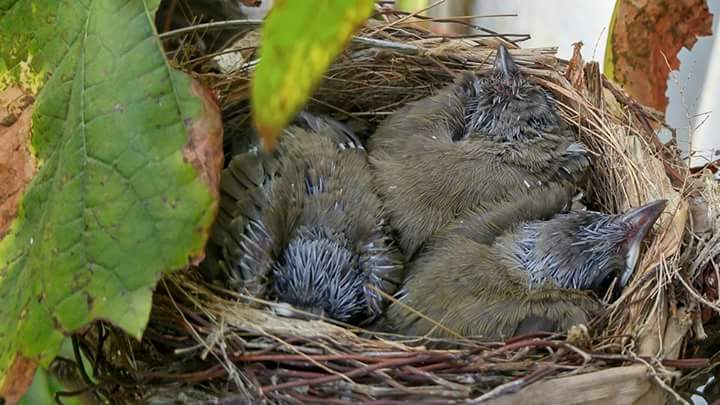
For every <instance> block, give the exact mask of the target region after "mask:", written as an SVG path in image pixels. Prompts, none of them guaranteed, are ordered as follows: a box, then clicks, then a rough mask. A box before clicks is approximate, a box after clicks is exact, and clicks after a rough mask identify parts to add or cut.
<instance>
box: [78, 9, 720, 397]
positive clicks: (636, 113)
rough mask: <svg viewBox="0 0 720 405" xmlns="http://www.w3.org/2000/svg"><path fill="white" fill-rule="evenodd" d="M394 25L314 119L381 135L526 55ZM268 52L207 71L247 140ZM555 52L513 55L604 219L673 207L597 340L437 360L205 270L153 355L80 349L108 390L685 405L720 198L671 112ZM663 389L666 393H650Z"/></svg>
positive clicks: (481, 346) (177, 294)
mask: <svg viewBox="0 0 720 405" xmlns="http://www.w3.org/2000/svg"><path fill="white" fill-rule="evenodd" d="M378 16H379V18H380V19H379V20H378V19H376V20H371V21H370V22H368V24H367V25H366V27H365V28H364V29H363V30H362V32H361V33H360V34H358V36H357V37H356V39H355V40H354V41H353V43H352V44H351V46H350V47H349V48H348V49H347V50H346V52H345V53H344V54H343V55H342V56H341V57H339V58H338V60H337V61H336V62H335V63H334V64H333V65H332V66H331V67H330V69H329V70H328V72H327V74H326V79H325V80H324V82H323V83H322V84H321V86H320V87H319V89H318V90H317V91H316V92H315V94H314V95H313V98H312V101H311V103H310V105H309V109H310V110H313V111H316V112H320V113H327V114H331V115H334V116H335V117H337V118H339V119H344V120H346V119H350V124H351V125H356V126H357V127H359V128H365V129H367V132H371V131H372V128H373V127H374V126H375V125H376V124H377V123H378V122H380V121H381V120H382V119H383V118H384V117H386V116H387V115H389V114H391V113H392V112H393V111H394V110H396V109H398V108H399V107H401V106H402V105H404V104H405V103H407V102H410V101H414V100H417V99H419V98H422V97H425V96H428V95H430V94H432V93H433V92H434V91H436V90H437V89H439V88H442V87H444V86H445V85H447V84H448V83H450V82H452V81H453V80H454V79H455V78H456V77H457V76H459V75H460V74H461V73H462V72H463V71H466V70H473V71H479V72H482V71H485V70H488V69H489V68H490V67H491V64H492V62H493V60H494V55H495V47H496V45H497V44H498V43H504V44H506V45H508V46H509V47H511V46H513V45H512V44H511V43H510V42H509V40H508V38H507V37H503V36H496V37H487V36H477V37H463V38H447V37H438V36H437V35H436V34H434V33H432V32H430V31H428V30H426V29H424V28H422V26H419V25H418V22H419V20H417V19H413V18H407V16H403V15H402V14H398V13H395V14H393V13H387V12H383V13H379V14H378ZM450 21H453V20H450ZM420 22H421V21H420ZM257 40H258V36H257V35H256V34H252V35H248V36H247V37H245V38H241V39H240V40H239V42H237V43H236V47H237V48H242V51H241V53H242V55H241V57H242V58H245V60H247V61H248V63H245V64H242V65H241V66H242V68H240V69H239V70H235V71H232V72H224V73H217V72H214V73H203V74H196V75H197V76H198V77H199V79H201V80H202V81H204V82H205V83H207V84H209V85H210V86H211V87H212V88H213V89H214V90H215V91H216V92H217V93H218V94H219V95H220V100H221V103H222V107H223V110H224V120H225V132H226V139H229V140H230V141H231V142H232V140H233V138H235V139H237V137H241V136H244V135H245V134H246V132H247V128H248V124H249V122H250V120H249V103H248V97H249V80H250V76H251V74H252V68H253V67H254V65H255V63H254V62H253V60H254V59H253V58H254V56H255V55H256V53H255V52H254V49H255V48H256V47H257ZM576 50H579V48H577V49H576ZM230 51H231V50H226V51H224V52H230ZM555 51H556V50H555V49H554V48H542V49H511V54H512V56H513V57H514V59H515V60H516V61H517V63H518V64H519V65H520V66H521V68H522V70H523V72H524V73H525V74H528V75H530V76H531V77H533V78H534V80H536V81H537V82H539V83H540V84H541V85H543V86H544V87H546V88H547V89H548V90H549V91H550V92H552V94H553V95H554V97H555V98H556V100H557V101H558V105H559V107H560V109H561V113H562V116H563V118H564V119H565V120H567V121H568V122H569V123H571V124H572V125H574V126H575V127H576V128H577V129H578V134H579V137H580V139H581V141H583V142H584V143H585V144H586V145H587V146H588V147H589V149H590V151H591V153H592V154H593V167H592V175H591V176H590V177H591V178H592V181H591V184H590V186H589V189H588V198H589V200H590V201H591V202H592V208H593V209H597V210H602V211H605V212H610V213H616V212H622V211H624V210H626V209H627V208H629V207H633V206H639V205H641V204H643V203H646V202H648V201H652V200H655V199H658V198H666V199H668V200H669V201H670V204H669V208H668V209H667V210H666V213H667V214H665V215H663V217H662V218H661V219H660V221H659V224H658V225H656V228H655V232H653V233H652V235H651V236H650V237H649V238H648V244H647V246H648V248H647V249H646V250H645V253H644V254H643V256H642V259H641V261H640V263H639V266H638V269H637V271H636V273H635V275H634V277H633V281H632V283H631V284H630V285H629V286H628V287H627V288H626V289H625V291H624V292H623V294H622V296H621V297H620V298H619V299H618V300H616V301H615V302H613V303H611V304H609V305H608V309H607V311H606V313H605V315H604V316H603V317H601V318H600V319H597V320H596V321H595V322H593V324H591V325H590V330H589V331H587V330H585V329H582V328H577V329H573V330H571V331H569V333H568V334H542V333H539V334H533V335H525V336H521V337H517V338H513V339H511V340H509V341H507V342H496V343H486V342H483V343H479V342H473V341H454V342H453V343H455V344H458V345H460V346H461V347H463V349H460V350H427V349H425V348H424V347H422V346H420V347H418V346H413V343H416V342H414V341H413V340H402V339H400V340H394V339H393V340H391V339H388V336H383V335H382V334H377V333H375V334H374V336H370V335H368V334H366V333H363V331H361V330H359V329H357V328H355V327H352V326H350V325H342V324H338V323H330V322H325V321H322V320H313V319H309V320H299V319H289V318H284V317H281V316H279V315H277V314H276V313H275V312H274V308H276V307H277V305H278V304H275V303H271V302H264V301H261V300H258V299H256V298H253V297H249V296H245V295H242V294H239V293H237V292H233V291H227V290H223V289H220V288H219V287H217V286H213V285H208V284H206V283H205V282H203V281H202V280H201V278H200V277H199V276H198V275H197V273H196V272H194V270H193V269H189V270H187V271H183V272H178V273H174V274H172V275H170V276H168V277H166V278H165V279H164V280H162V281H161V282H160V284H159V286H158V288H157V290H156V293H155V298H154V308H153V312H152V316H151V321H150V324H149V325H148V329H147V331H146V333H145V336H144V338H143V341H142V342H135V341H134V340H133V339H132V338H130V337H128V336H126V335H124V334H123V333H122V332H120V331H119V330H118V329H116V328H114V327H111V326H108V325H106V324H101V323H98V324H97V325H96V326H95V327H94V328H91V329H89V330H88V331H87V332H86V333H85V334H84V335H83V336H81V339H80V340H81V343H82V344H81V346H82V347H83V349H84V351H85V353H86V355H87V357H89V358H90V360H91V363H93V366H94V369H95V371H96V379H97V381H98V384H97V385H96V386H94V387H93V388H94V389H95V391H96V392H97V393H98V394H100V395H102V396H104V397H106V398H112V399H113V401H122V400H124V401H126V402H135V401H137V400H139V399H145V400H148V401H151V402H157V403H164V401H165V400H169V398H176V397H177V394H178V392H182V393H183V394H182V395H183V396H184V398H186V399H188V400H197V401H207V400H210V399H213V398H218V397H222V398H225V399H226V400H227V399H230V400H232V399H233V398H236V399H237V398H239V399H242V400H246V399H259V400H262V399H264V400H268V401H270V402H283V403H285V402H287V403H303V402H305V403H307V402H310V403H320V402H327V403H356V402H362V401H371V400H382V401H384V402H383V403H392V402H394V401H418V400H425V401H436V402H441V403H447V402H448V401H459V402H462V401H466V400H471V401H472V402H484V401H488V400H494V401H499V402H502V401H504V400H507V399H508V398H516V399H517V398H520V397H517V396H518V395H523V392H531V390H529V389H528V390H523V388H526V387H528V386H530V387H533V386H537V387H543V389H542V390H541V391H539V392H540V394H541V395H545V397H542V398H541V397H537V396H535V397H532V398H533V399H534V400H536V401H537V400H539V401H541V402H542V400H545V401H546V402H551V398H552V395H554V394H553V390H557V389H558V387H563V388H562V390H564V392H567V393H569V392H572V388H573V387H575V388H576V389H577V395H580V396H582V395H587V396H588V398H590V397H592V395H597V392H596V391H593V387H592V386H591V385H589V383H588V381H589V380H588V378H586V377H585V376H586V375H589V374H588V373H595V374H592V375H593V376H596V377H597V378H599V379H600V381H601V382H602V381H605V382H606V383H607V384H615V387H616V391H618V392H622V395H625V397H616V398H620V399H622V400H623V401H627V400H628V399H639V398H647V397H648V395H664V394H662V393H663V392H665V393H669V394H670V395H673V396H676V398H677V395H678V394H677V393H676V392H675V391H674V390H673V389H672V388H671V384H672V381H673V377H675V376H676V375H677V370H681V369H684V368H698V367H705V366H707V365H708V362H707V360H705V359H683V358H682V357H683V348H684V346H683V345H684V342H685V340H686V338H687V337H688V336H690V335H692V334H694V335H695V336H697V335H701V334H702V324H701V323H700V322H699V318H698V316H697V313H698V310H699V308H700V305H701V304H705V305H710V306H711V308H713V309H717V307H718V306H717V304H715V303H713V302H710V301H709V300H707V299H706V298H704V297H703V294H702V292H698V291H696V289H695V288H694V287H695V284H694V280H695V279H696V278H697V277H698V276H699V275H700V274H702V273H703V272H706V271H707V268H708V267H709V266H710V263H711V262H712V259H713V258H714V257H716V256H717V255H718V254H720V247H719V246H720V243H719V242H720V220H719V218H718V217H720V190H719V189H718V187H717V185H716V183H714V182H712V181H710V180H708V179H707V178H704V177H697V176H695V177H693V176H691V175H690V173H689V171H688V169H687V167H686V165H685V163H684V162H683V161H682V160H681V159H680V157H679V154H678V152H677V150H676V149H674V148H673V147H672V145H663V144H661V143H660V142H658V141H657V138H656V136H655V133H656V130H657V128H659V127H660V126H662V125H663V123H662V116H661V115H660V114H658V113H657V112H654V111H652V110H650V109H648V108H645V107H643V106H641V105H639V104H638V103H636V102H635V101H634V100H632V98H630V97H629V96H627V95H626V94H624V93H623V91H622V90H620V89H619V88H618V87H617V86H615V85H614V84H613V83H611V82H609V81H608V80H607V79H605V78H604V77H603V76H602V75H601V74H600V72H599V68H598V65H597V64H596V63H588V64H585V63H583V61H582V60H581V59H580V56H579V52H576V54H575V56H574V57H573V59H572V60H571V61H563V60H559V59H557V58H556V57H555V56H554V53H555ZM198 63H200V62H198V61H185V62H184V65H185V66H190V65H192V66H197V64H198ZM202 63H203V64H211V63H212V59H210V58H203V59H202ZM703 215H704V217H703ZM633 367H636V368H637V367H639V368H637V370H640V371H639V372H636V369H634V368H633ZM648 370H649V372H648ZM598 373H600V374H598ZM603 373H604V374H603ZM628 373H629V374H628ZM633 373H634V374H633ZM631 376H632V377H631ZM583 378H584V379H583ZM648 379H650V380H651V382H652V384H649V385H648V387H649V388H648V387H645V388H643V387H644V386H643V385H642V384H645V383H646V382H647V380H648ZM542 384H550V385H546V386H543V385H542ZM552 384H557V385H552ZM621 386H622V387H625V388H627V390H625V391H623V390H622V389H621V388H622V387H621ZM598 387H600V388H597V389H599V390H602V384H600V385H598ZM633 389H634V391H633ZM543 392H544V393H545V394H542V393H543ZM540 394H537V393H536V394H534V395H540ZM513 395H515V396H516V397H513ZM568 395H570V394H568ZM604 395H605V396H604V398H606V399H610V398H613V397H612V395H621V394H618V393H617V392H616V393H615V394H612V393H607V392H605V394H604ZM633 395H634V397H633ZM572 400H574V401H577V400H578V397H577V396H575V397H573V398H572Z"/></svg>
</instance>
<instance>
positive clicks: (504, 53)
mask: <svg viewBox="0 0 720 405" xmlns="http://www.w3.org/2000/svg"><path fill="white" fill-rule="evenodd" d="M495 70H496V71H497V72H500V73H501V74H502V75H503V76H507V77H511V76H515V75H517V74H518V73H520V68H518V65H516V64H515V61H514V60H513V58H512V56H510V52H508V50H507V48H505V46H503V45H500V46H498V49H497V55H496V56H495Z"/></svg>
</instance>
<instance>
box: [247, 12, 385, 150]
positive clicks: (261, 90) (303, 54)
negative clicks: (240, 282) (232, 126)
mask: <svg viewBox="0 0 720 405" xmlns="http://www.w3.org/2000/svg"><path fill="white" fill-rule="evenodd" d="M374 3H375V2H374V0H324V1H320V0H318V1H312V2H310V1H307V2H306V1H276V2H275V5H274V7H273V10H272V11H271V12H270V15H269V16H268V17H267V19H266V21H265V25H264V27H263V38H262V43H261V46H260V63H259V64H258V67H257V70H256V72H255V77H254V78H253V83H252V107H253V117H254V123H255V127H256V128H257V130H258V132H259V133H260V134H261V136H262V137H263V141H264V145H265V147H266V148H272V146H273V144H274V140H275V138H276V137H277V136H278V134H279V133H280V131H282V129H283V128H284V127H285V126H286V125H287V124H288V122H289V121H290V120H291V119H292V117H293V116H294V115H295V114H296V113H297V112H298V110H300V108H302V106H303V105H304V104H305V102H306V101H307V100H308V98H309V97H310V94H311V92H312V91H313V89H314V88H315V86H316V85H317V84H318V82H319V81H320V79H321V78H322V75H323V73H324V72H325V70H326V69H327V67H328V65H330V63H331V62H332V61H333V60H334V59H335V57H336V56H337V55H338V54H339V53H340V52H341V51H342V50H343V48H344V47H345V44H346V43H347V42H348V40H349V39H350V38H351V36H352V35H353V34H354V33H355V31H356V30H357V29H358V28H359V27H360V26H361V24H362V23H363V22H365V20H366V19H367V18H368V16H369V15H370V13H371V12H372V10H373V5H374Z"/></svg>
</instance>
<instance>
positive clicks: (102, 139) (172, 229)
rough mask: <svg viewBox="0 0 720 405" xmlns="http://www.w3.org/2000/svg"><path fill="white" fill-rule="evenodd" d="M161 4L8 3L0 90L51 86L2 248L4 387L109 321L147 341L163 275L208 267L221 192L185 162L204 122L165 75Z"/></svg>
mask: <svg viewBox="0 0 720 405" xmlns="http://www.w3.org/2000/svg"><path fill="white" fill-rule="evenodd" d="M158 3H159V0H144V1H141V0H136V1H126V0H96V1H89V0H85V1H80V0H66V1H58V0H18V1H3V0H0V38H3V40H2V41H0V89H2V87H3V84H9V83H19V82H22V83H25V84H27V83H28V81H27V80H25V79H27V78H31V79H32V80H30V82H33V81H34V82H35V83H36V84H38V86H39V87H40V86H41V90H40V93H39V94H38V97H37V100H36V102H35V105H34V107H33V108H34V110H33V119H32V145H31V146H32V149H33V151H34V152H35V154H36V158H37V162H38V170H37V173H36V175H35V177H34V178H33V179H32V181H31V183H30V184H29V185H28V187H27V188H26V190H25V193H24V195H23V198H22V200H21V202H20V206H19V209H18V214H17V217H16V218H15V220H14V221H13V222H12V225H11V228H10V231H9V233H8V234H7V235H5V237H4V238H3V239H2V240H1V241H0V300H1V301H2V305H1V306H0V386H2V385H5V383H7V382H8V381H7V380H8V378H12V377H13V376H8V369H9V367H10V366H11V365H12V364H13V362H14V361H16V360H17V359H19V358H28V359H31V360H33V361H35V362H38V363H39V364H41V365H44V366H47V365H48V364H49V362H50V361H51V360H52V359H53V358H54V357H55V355H56V354H57V352H58V350H59V347H60V344H61V342H62V340H63V337H64V335H67V334H70V333H72V332H74V331H77V330H79V329H80V328H82V327H83V326H85V325H88V323H90V322H91V321H93V320H96V319H105V320H109V321H111V322H112V323H114V324H115V325H117V326H119V327H121V328H123V329H124V330H125V331H127V332H128V333H129V334H131V335H133V336H135V337H138V338H139V337H140V336H141V335H142V332H143V329H144V327H145V325H146V323H147V321H148V317H149V313H150V305H151V299H152V291H153V288H154V286H155V283H156V282H157V280H158V278H159V276H160V275H161V274H162V273H163V272H168V271H172V270H175V269H180V268H183V267H185V266H187V265H188V262H189V260H190V258H194V257H199V256H200V255H201V254H202V249H203V246H204V243H205V241H206V239H207V232H208V228H209V226H210V224H211V222H212V220H213V217H214V213H215V209H216V198H215V194H214V193H215V191H213V190H211V187H210V186H209V185H208V184H206V183H205V182H204V181H203V180H202V179H201V173H200V172H199V171H198V170H197V169H196V168H195V167H194V166H193V165H191V164H190V163H187V161H186V159H185V157H184V154H183V152H184V149H183V148H184V147H185V146H186V144H187V143H188V140H189V134H190V129H191V128H194V126H195V125H196V124H197V122H198V121H200V120H202V119H203V112H204V110H203V104H202V102H201V100H200V99H199V98H197V97H195V96H194V95H193V93H192V89H191V80H190V78H189V77H188V76H186V75H185V74H183V73H180V72H177V71H175V70H173V69H171V68H169V67H168V65H167V62H166V60H165V58H164V54H163V52H162V49H161V47H160V43H159V42H158V40H157V38H156V36H155V31H154V28H153V25H152V21H153V15H154V13H155V10H156V8H157V6H158Z"/></svg>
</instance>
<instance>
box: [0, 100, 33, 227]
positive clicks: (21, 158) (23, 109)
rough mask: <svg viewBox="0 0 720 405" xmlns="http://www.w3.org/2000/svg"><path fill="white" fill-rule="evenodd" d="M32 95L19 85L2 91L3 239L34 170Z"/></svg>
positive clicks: (0, 222)
mask: <svg viewBox="0 0 720 405" xmlns="http://www.w3.org/2000/svg"><path fill="white" fill-rule="evenodd" d="M31 102H32V97H29V96H26V95H24V93H23V92H22V91H21V90H20V89H19V88H14V87H11V88H8V89H7V90H6V91H5V92H3V93H2V94H0V239H2V238H3V237H4V236H5V234H6V233H7V231H8V229H9V228H10V223H11V222H12V220H13V219H14V218H15V215H16V213H17V208H18V204H19V202H20V197H21V196H22V193H23V191H24V190H25V186H26V185H27V184H28V183H29V182H30V179H32V177H33V175H34V174H35V161H34V158H33V156H32V153H31V152H30V148H29V144H30V130H31V122H32V121H31V118H32V108H31V107H30V103H31Z"/></svg>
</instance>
